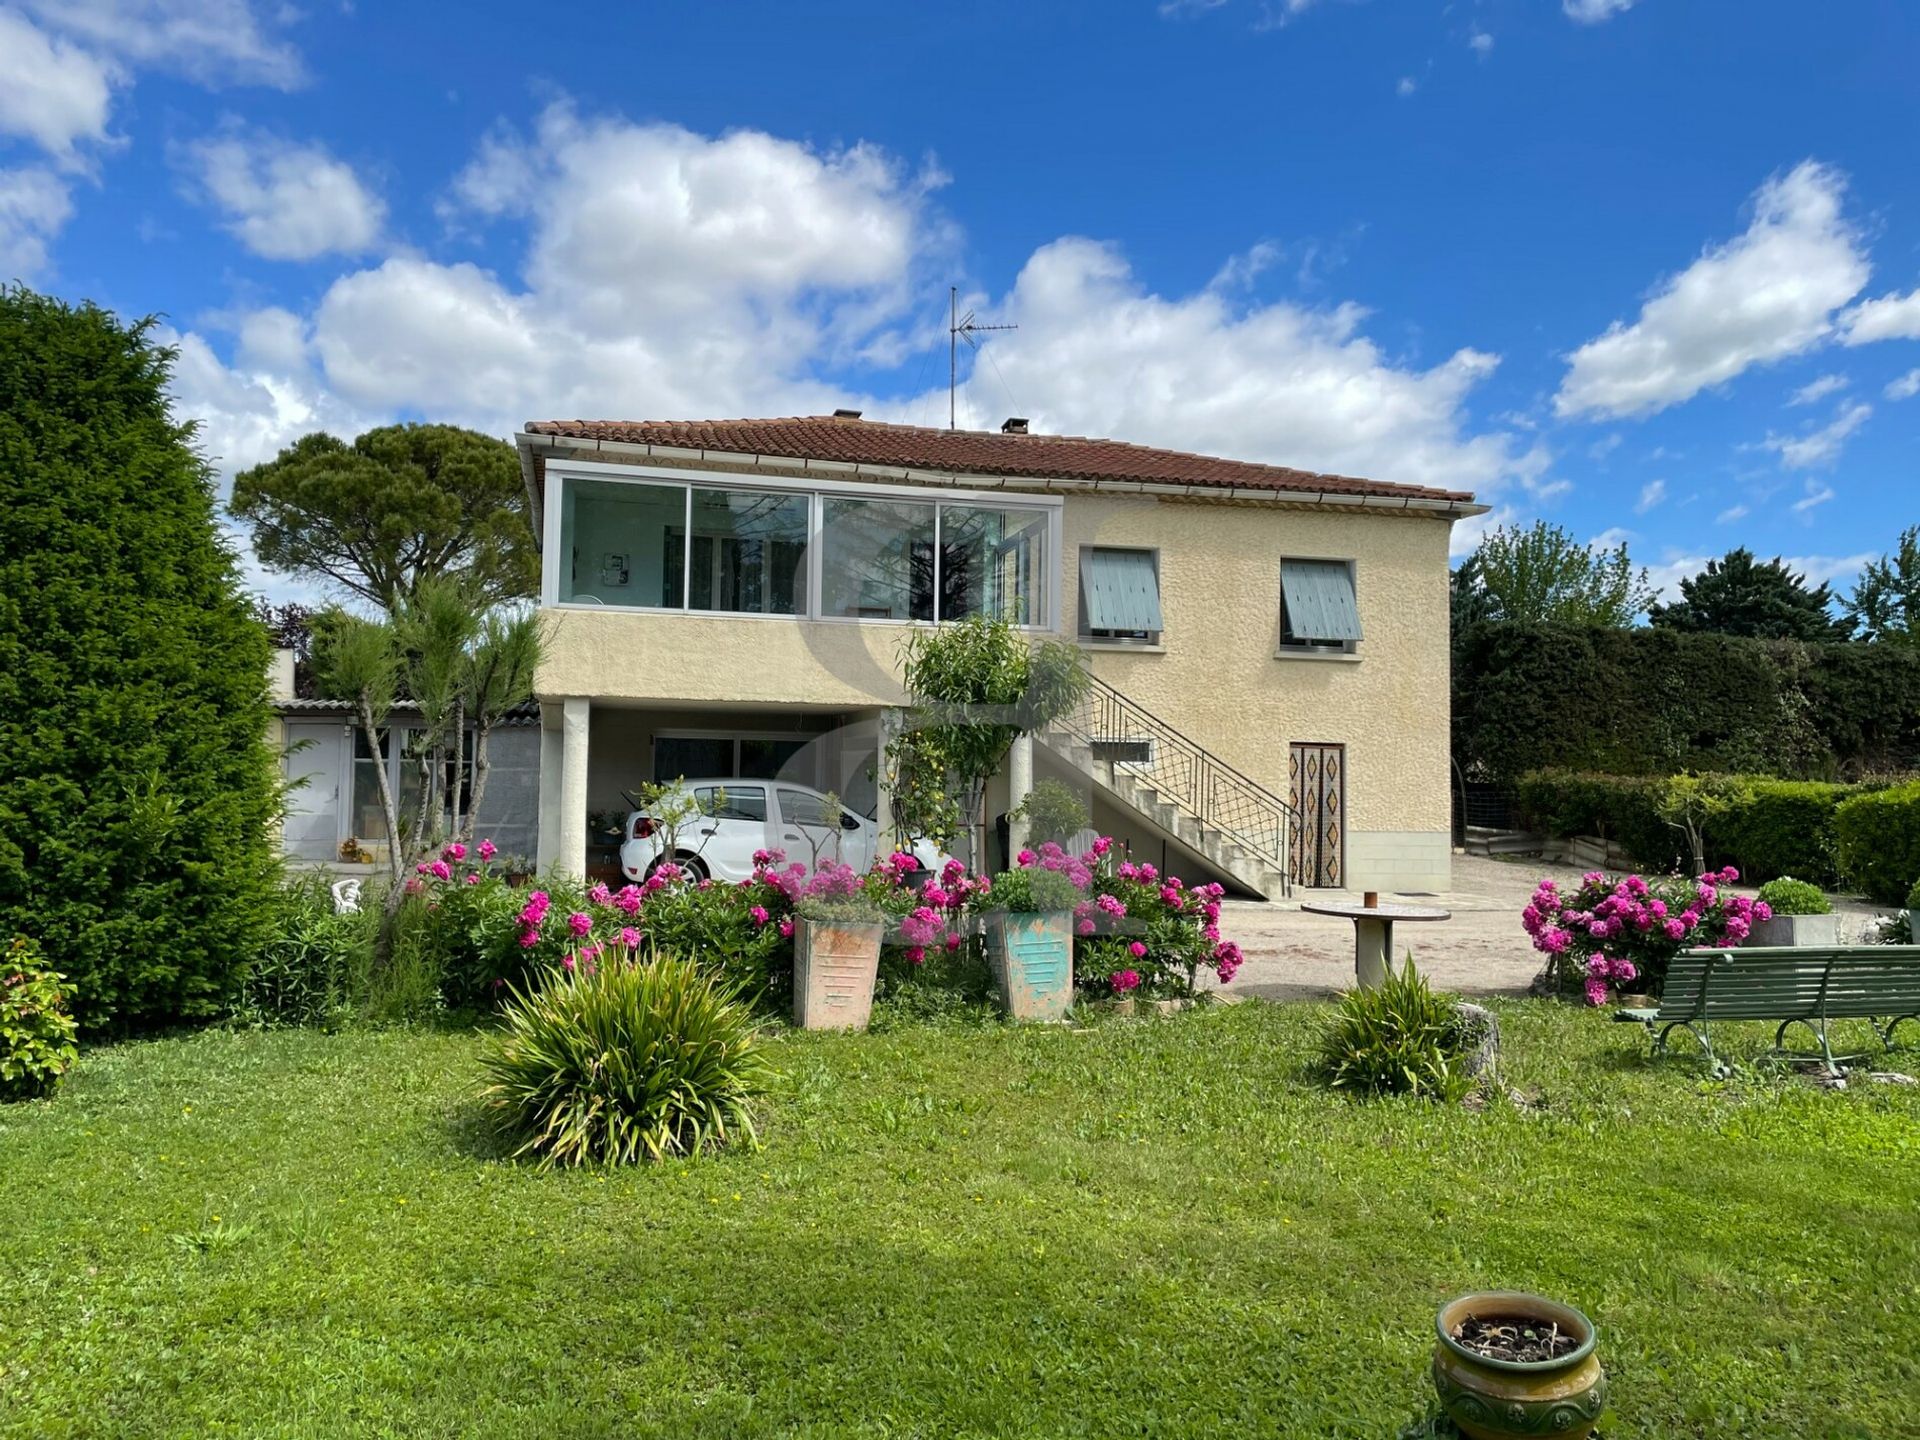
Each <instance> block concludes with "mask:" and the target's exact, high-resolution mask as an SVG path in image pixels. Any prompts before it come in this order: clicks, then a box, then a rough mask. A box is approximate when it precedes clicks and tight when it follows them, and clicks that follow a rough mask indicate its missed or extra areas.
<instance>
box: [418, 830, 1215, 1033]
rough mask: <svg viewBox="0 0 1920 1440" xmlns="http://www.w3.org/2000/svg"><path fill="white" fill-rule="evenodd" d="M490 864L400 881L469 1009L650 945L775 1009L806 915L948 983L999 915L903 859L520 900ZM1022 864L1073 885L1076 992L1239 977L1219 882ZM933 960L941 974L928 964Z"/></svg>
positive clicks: (1123, 861) (1098, 846)
mask: <svg viewBox="0 0 1920 1440" xmlns="http://www.w3.org/2000/svg"><path fill="white" fill-rule="evenodd" d="M494 855H495V851H494V849H493V846H492V845H491V844H490V843H488V842H485V841H482V842H481V843H480V845H479V846H477V847H475V848H473V849H472V850H469V849H468V847H465V846H462V845H450V846H448V847H447V848H446V850H445V851H443V852H442V854H441V856H440V858H439V859H437V860H435V861H432V862H430V863H426V864H422V865H421V866H420V867H419V873H417V874H416V875H414V876H413V877H412V878H411V879H410V880H409V882H408V889H409V890H410V891H411V892H413V895H414V896H415V897H416V899H417V901H418V902H419V903H421V904H423V905H425V906H426V907H427V909H428V910H429V911H430V912H432V914H433V915H434V917H435V921H436V928H438V929H440V930H441V931H442V932H443V933H444V935H445V937H446V940H445V948H446V949H447V951H448V961H447V967H448V972H449V984H450V987H451V986H453V985H454V984H455V982H456V980H457V981H458V982H459V983H460V984H462V985H464V986H465V988H466V989H467V990H468V991H469V992H470V993H471V995H472V997H473V998H485V997H493V998H498V997H499V996H501V995H503V994H504V993H505V992H506V991H507V989H508V988H509V987H513V988H519V989H523V990H524V989H525V988H527V986H528V984H529V983H530V982H533V981H535V979H536V977H537V976H538V975H539V974H541V973H543V972H545V971H548V970H550V969H552V968H555V967H557V968H559V969H560V970H562V971H565V970H570V969H573V968H574V967H576V966H579V965H581V964H583V963H586V964H591V963H593V962H594V961H595V960H596V959H597V958H598V957H599V956H600V955H601V954H602V953H604V952H605V951H607V950H609V949H615V948H617V949H621V950H627V951H634V950H640V949H643V948H649V947H651V948H654V949H659V950H664V951H672V952H674V953H676V954H681V955H687V956H690V957H693V958H695V959H697V960H698V961H699V962H700V963H701V964H702V965H703V966H705V967H707V968H710V969H714V970H717V971H719V972H721V973H722V974H723V975H724V976H725V977H726V978H727V979H729V980H733V981H737V982H739V983H740V984H741V985H742V986H743V988H744V989H745V990H747V991H748V992H750V993H755V994H758V995H760V996H761V997H762V998H763V1000H764V1001H765V1002H766V1003H768V1004H770V1005H773V1006H779V1005H782V1004H784V1002H785V1000H786V998H787V997H788V996H789V995H790V993H791V986H792V982H793V928H794V919H795V916H796V914H799V913H803V912H804V913H809V914H815V913H820V914H825V913H833V912H839V911H845V912H847V913H849V914H851V913H854V912H856V911H857V912H859V913H860V914H861V915H863V916H871V917H872V918H873V919H875V920H877V921H878V922H879V923H881V924H882V925H884V926H885V946H886V950H885V956H884V960H885V964H886V966H887V969H888V972H889V973H890V974H891V975H893V976H894V977H896V979H898V978H900V977H907V978H911V979H914V980H916V981H920V982H923V983H952V977H953V976H955V975H957V974H964V973H968V972H969V966H971V965H975V964H976V963H979V962H981V954H982V948H981V938H980V928H981V927H980V924H979V921H980V919H981V917H982V916H983V915H984V914H985V912H986V911H987V910H989V909H990V908H993V900H992V890H993V882H992V880H991V879H990V878H989V877H987V876H983V875H973V874H970V873H968V871H967V869H966V867H965V866H964V865H962V864H961V863H960V862H959V861H957V860H950V861H948V862H947V864H946V865H945V866H944V867H943V868H942V869H941V871H940V872H939V873H938V874H932V873H929V872H927V871H925V870H924V869H922V868H921V866H920V864H919V862H918V861H917V860H915V858H914V857H913V856H912V855H909V854H905V853H901V854H895V855H891V856H889V857H887V858H886V859H885V860H883V861H881V862H880V863H878V864H876V865H875V866H874V867H873V868H872V869H871V870H869V871H867V872H865V873H864V874H863V873H861V872H858V871H855V870H854V869H852V868H851V867H849V866H846V865H842V864H840V863H838V862H836V861H832V860H828V861H823V862H821V863H820V864H819V865H817V866H816V867H814V868H812V869H811V870H810V869H809V868H808V867H807V866H806V865H805V864H803V863H801V862H799V861H791V862H790V861H788V859H787V858H786V856H785V854H784V853H782V852H781V851H778V850H762V851H759V852H757V853H756V854H755V856H754V870H753V874H752V876H751V877H750V878H749V879H747V880H744V881H741V882H739V883H738V884H732V885H729V884H726V883H724V882H719V881H715V880H711V879H702V880H696V879H695V878H694V877H693V876H692V875H691V874H689V873H687V872H684V871H682V870H681V869H680V867H678V866H676V865H673V864H665V865H662V866H660V867H659V868H658V869H657V870H655V871H654V873H653V874H652V875H651V876H649V877H648V878H647V879H646V880H645V881H644V882H642V883H639V884H631V885H626V886H623V887H621V888H620V889H617V890H616V889H614V888H612V887H611V886H608V885H605V884H598V885H594V886H592V887H591V888H585V889H583V888H580V887H579V886H578V885H577V884H575V883H574V882H571V881H567V880H564V879H552V880H549V881H547V882H546V883H544V884H543V885H542V886H541V887H540V888H537V889H533V890H520V889H514V888H511V887H509V886H508V885H507V884H506V881H505V879H504V877H502V876H501V875H499V874H497V873H496V872H495V870H494V869H493V866H492V863H491V862H492V861H493V858H494ZM1018 864H1019V866H1020V867H1021V868H1028V867H1038V868H1041V869H1045V870H1051V871H1055V872H1057V873H1059V874H1061V875H1063V876H1064V877H1065V878H1066V879H1067V880H1068V881H1069V882H1070V883H1071V887H1072V890H1071V894H1072V896H1073V897H1074V898H1073V900H1072V906H1073V914H1074V922H1075V924H1074V928H1075V932H1076V934H1075V946H1074V950H1075V953H1074V974H1075V979H1076V981H1077V983H1078V985H1079V987H1080V989H1081V990H1082V992H1083V993H1085V994H1089V995H1094V996H1100V997H1105V996H1108V995H1126V994H1138V995H1142V996H1152V997H1161V998H1167V997H1176V996H1187V995H1192V994H1194V993H1195V991H1196V990H1197V989H1198V986H1199V977H1200V975H1201V973H1202V972H1204V971H1211V972H1213V973H1214V974H1215V975H1216V976H1217V977H1218V979H1219V980H1220V982H1221V983H1226V982H1228V981H1231V980H1232V979H1233V977H1234V974H1235V972H1237V971H1238V970H1239V968H1240V965H1241V963H1242V956H1241V953H1240V948H1239V946H1237V945H1235V944H1234V943H1233V942H1232V941H1230V940H1225V939H1223V938H1222V937H1221V934H1220V900H1221V896H1222V895H1223V894H1224V893H1225V892H1224V890H1223V889H1222V887H1221V886H1219V885H1217V884H1207V885H1193V886H1189V885H1187V884H1186V883H1185V882H1184V881H1182V880H1181V879H1180V878H1179V877H1178V876H1173V875H1163V874H1161V873H1160V872H1159V871H1158V870H1157V869H1156V868H1155V867H1154V866H1152V865H1146V864H1142V865H1136V864H1134V863H1133V862H1132V861H1131V860H1129V859H1128V858H1127V857H1126V854H1125V852H1124V851H1123V850H1122V849H1120V848H1119V847H1118V846H1116V845H1115V843H1114V842H1113V841H1112V840H1111V839H1108V838H1104V837H1103V838H1101V839H1099V840H1097V841H1095V842H1094V844H1093V845H1092V846H1091V847H1090V848H1089V849H1088V850H1086V851H1085V852H1083V853H1078V854H1075V853H1069V852H1068V851H1066V850H1064V849H1062V848H1061V847H1060V846H1059V845H1057V844H1051V843H1049V844H1046V845H1043V846H1041V847H1040V848H1039V849H1038V850H1037V851H1033V850H1028V851H1022V852H1021V853H1020V856H1019V857H1018ZM935 956H939V957H941V958H942V959H943V961H945V962H948V963H943V964H942V965H939V966H932V965H929V963H928V962H929V960H930V959H932V958H933V957H935ZM969 983H971V982H969Z"/></svg>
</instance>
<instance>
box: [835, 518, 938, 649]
mask: <svg viewBox="0 0 1920 1440" xmlns="http://www.w3.org/2000/svg"><path fill="white" fill-rule="evenodd" d="M821 508H822V512H823V513H822V515H821V527H820V590H821V603H820V613H821V614H823V615H846V616H852V617H854V618H857V619H861V620H931V619H933V506H931V505H917V504H913V503H911V502H903V501H897V500H843V499H839V498H837V497H835V496H828V497H827V499H826V500H825V501H824V502H823V504H822V507H821Z"/></svg>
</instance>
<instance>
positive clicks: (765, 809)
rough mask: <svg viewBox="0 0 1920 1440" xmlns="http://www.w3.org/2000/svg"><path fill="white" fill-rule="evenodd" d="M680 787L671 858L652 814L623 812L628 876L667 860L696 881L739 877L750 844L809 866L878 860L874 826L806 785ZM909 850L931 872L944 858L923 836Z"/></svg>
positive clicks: (690, 783) (861, 866)
mask: <svg viewBox="0 0 1920 1440" xmlns="http://www.w3.org/2000/svg"><path fill="white" fill-rule="evenodd" d="M679 788H681V789H683V790H685V791H686V792H688V793H689V794H691V795H692V797H693V802H694V813H693V815H692V816H691V817H690V818H689V819H687V820H686V821H685V822H684V823H682V825H681V826H680V833H679V835H678V836H677V837H676V840H675V846H674V853H673V854H672V855H671V856H669V855H667V854H666V853H664V852H665V850H666V846H667V836H666V835H665V834H664V833H663V832H662V829H661V826H660V822H659V821H658V819H656V818H655V817H654V816H652V815H649V814H647V813H646V812H645V811H643V810H635V811H633V812H631V813H630V814H629V815H628V816H627V833H626V839H625V840H624V841H623V842H622V843H621V846H620V868H621V870H622V871H624V872H625V873H626V875H627V878H628V879H630V880H641V879H644V878H645V877H646V876H647V875H649V874H651V873H652V871H653V869H654V867H655V866H657V865H659V864H660V862H661V861H663V860H666V859H672V860H674V861H675V862H677V863H678V864H680V865H681V866H683V867H685V868H686V869H687V870H689V871H691V872H692V873H693V875H694V876H695V878H698V879H704V878H707V877H709V876H711V877H712V878H713V879H715V880H724V881H729V882H731V881H738V880H745V879H748V878H749V877H750V876H752V874H753V853H754V851H756V850H784V851H785V852H786V855H787V863H788V864H791V863H793V862H794V861H796V860H798V861H801V862H803V863H804V864H805V865H806V866H807V868H808V869H810V870H811V869H813V868H814V867H815V866H816V865H818V864H820V863H821V862H823V861H827V860H837V861H839V862H840V863H841V864H843V865H851V866H852V867H853V868H854V869H856V870H861V871H864V870H866V869H867V868H868V867H869V866H871V865H872V864H873V862H874V860H875V859H876V858H877V851H878V849H879V844H880V830H879V827H878V826H876V825H875V824H874V823H873V821H871V820H869V819H867V818H866V817H865V816H864V815H856V814H855V813H854V812H853V811H851V810H849V809H847V808H846V807H845V806H843V805H841V804H840V803H839V802H838V801H836V800H832V799H830V798H828V797H827V796H825V795H822V794H821V793H820V792H819V791H818V790H812V789H809V788H808V787H806V786H805V785H791V784H788V783H786V782H785V781H781V780H743V779H738V778H734V779H725V780H682V781H680V782H679ZM913 854H914V858H915V859H917V860H918V861H919V862H920V864H921V867H922V868H923V869H927V870H931V871H933V872H934V873H935V874H938V873H939V870H940V867H941V866H942V865H944V864H945V863H946V858H947V857H946V856H945V855H943V854H941V853H940V850H939V848H938V847H937V846H935V845H934V844H933V843H932V842H930V841H926V840H919V841H916V842H915V843H914V846H913Z"/></svg>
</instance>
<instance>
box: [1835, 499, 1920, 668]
mask: <svg viewBox="0 0 1920 1440" xmlns="http://www.w3.org/2000/svg"><path fill="white" fill-rule="evenodd" d="M1844 603H1845V606H1846V611H1847V615H1848V617H1849V618H1850V619H1852V620H1853V622H1854V623H1855V624H1857V625H1858V626H1859V627H1860V636H1861V638H1862V639H1863V640H1890V641H1894V642H1896V643H1899V644H1903V645H1920V525H1910V526H1908V527H1907V528H1906V529H1905V530H1902V531H1901V532H1900V543H1899V544H1898V545H1897V546H1895V547H1894V550H1893V553H1892V554H1891V555H1882V556H1881V557H1880V558H1879V559H1878V560H1875V561H1873V562H1872V563H1871V564H1869V565H1868V566H1867V568H1866V569H1865V570H1862V571H1861V572H1860V579H1859V581H1858V582H1857V583H1856V584H1855V585H1854V587H1853V594H1852V595H1851V596H1850V597H1848V599H1847V600H1846V601H1845V602H1844Z"/></svg>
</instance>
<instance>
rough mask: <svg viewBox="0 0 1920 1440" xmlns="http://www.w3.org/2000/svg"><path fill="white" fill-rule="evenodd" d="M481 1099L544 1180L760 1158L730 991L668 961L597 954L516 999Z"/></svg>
mask: <svg viewBox="0 0 1920 1440" xmlns="http://www.w3.org/2000/svg"><path fill="white" fill-rule="evenodd" d="M502 1018H503V1019H504V1021H505V1027H504V1029H503V1031H502V1033H501V1035H500V1037H499V1038H498V1039H497V1040H496V1041H495V1042H494V1043H493V1044H492V1046H491V1047H490V1048H489V1049H488V1051H487V1052H486V1054H485V1056H484V1057H483V1059H482V1062H481V1063H482V1066H483V1069H484V1073H485V1077H486V1080H487V1082H488V1083H487V1084H486V1086H485V1087H484V1089H482V1091H481V1098H482V1101H483V1102H484V1103H485V1105H486V1107H487V1109H488V1110H489V1111H490V1112H491V1114H492V1115H493V1116H494V1118H495V1119H496V1120H497V1121H498V1122H499V1123H500V1125H501V1126H502V1128H503V1129H504V1130H505V1131H506V1132H507V1133H508V1134H509V1135H510V1136H511V1137H512V1138H513V1139H514V1140H515V1141H517V1148H516V1149H515V1150H514V1155H515V1156H516V1158H517V1157H522V1156H533V1157H536V1158H537V1159H538V1161H539V1163H540V1165H541V1166H542V1167H543V1168H549V1167H556V1166H570V1165H586V1164H592V1163H595V1162H606V1163H610V1164H630V1163H632V1162H633V1161H636V1160H643V1159H644V1160H659V1159H662V1158H664V1157H666V1156H670V1155H690V1154H693V1153H695V1152H697V1151H700V1150H704V1149H718V1148H721V1147H723V1146H726V1145H730V1144H745V1145H746V1146H747V1147H749V1148H751V1149H757V1148H758V1147H759V1143H760V1142H759V1135H758V1132H756V1131H755V1129H754V1125H753V1105H754V1102H755V1100H757V1099H758V1098H759V1097H760V1096H761V1095H762V1094H764V1093H765V1091H766V1087H767V1083H768V1081H769V1080H770V1078H771V1072H770V1070H769V1068H768V1066H767V1062H766V1058H765V1056H764V1055H763V1054H762V1053H761V1051H760V1049H759V1045H758V1041H757V1039H756V1037H755V1034H754V1024H753V1018H752V1016H751V1014H750V1013H749V1012H748V1010H747V1007H746V1006H744V1005H742V1004H740V1003H739V1001H738V992H737V990H736V989H735V987H733V986H731V985H728V984H725V983H723V982H721V981H719V980H717V979H716V978H715V977H714V976H712V975H710V974H707V973H706V972H704V971H702V970H701V969H700V967H699V966H697V965H696V964H694V963H693V962H692V961H691V960H683V959H681V958H679V957H678V956H673V955H658V956H650V957H646V956H643V957H629V956H625V955H622V954H617V953H615V952H609V953H607V954H605V955H603V956H602V957H601V958H600V961H599V963H598V964H597V965H592V966H589V965H587V964H585V963H583V964H581V965H580V966H579V967H578V968H576V969H575V970H573V971H572V972H566V971H553V972H549V973H548V974H547V975H546V976H544V977H542V979H541V980H540V981H539V982H538V984H537V986H536V988H534V989H532V990H530V991H528V992H526V993H520V992H518V991H516V992H515V994H514V996H513V998H512V999H511V1000H509V1001H508V1003H507V1005H506V1007H505V1011H504V1014H503V1017H502Z"/></svg>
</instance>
